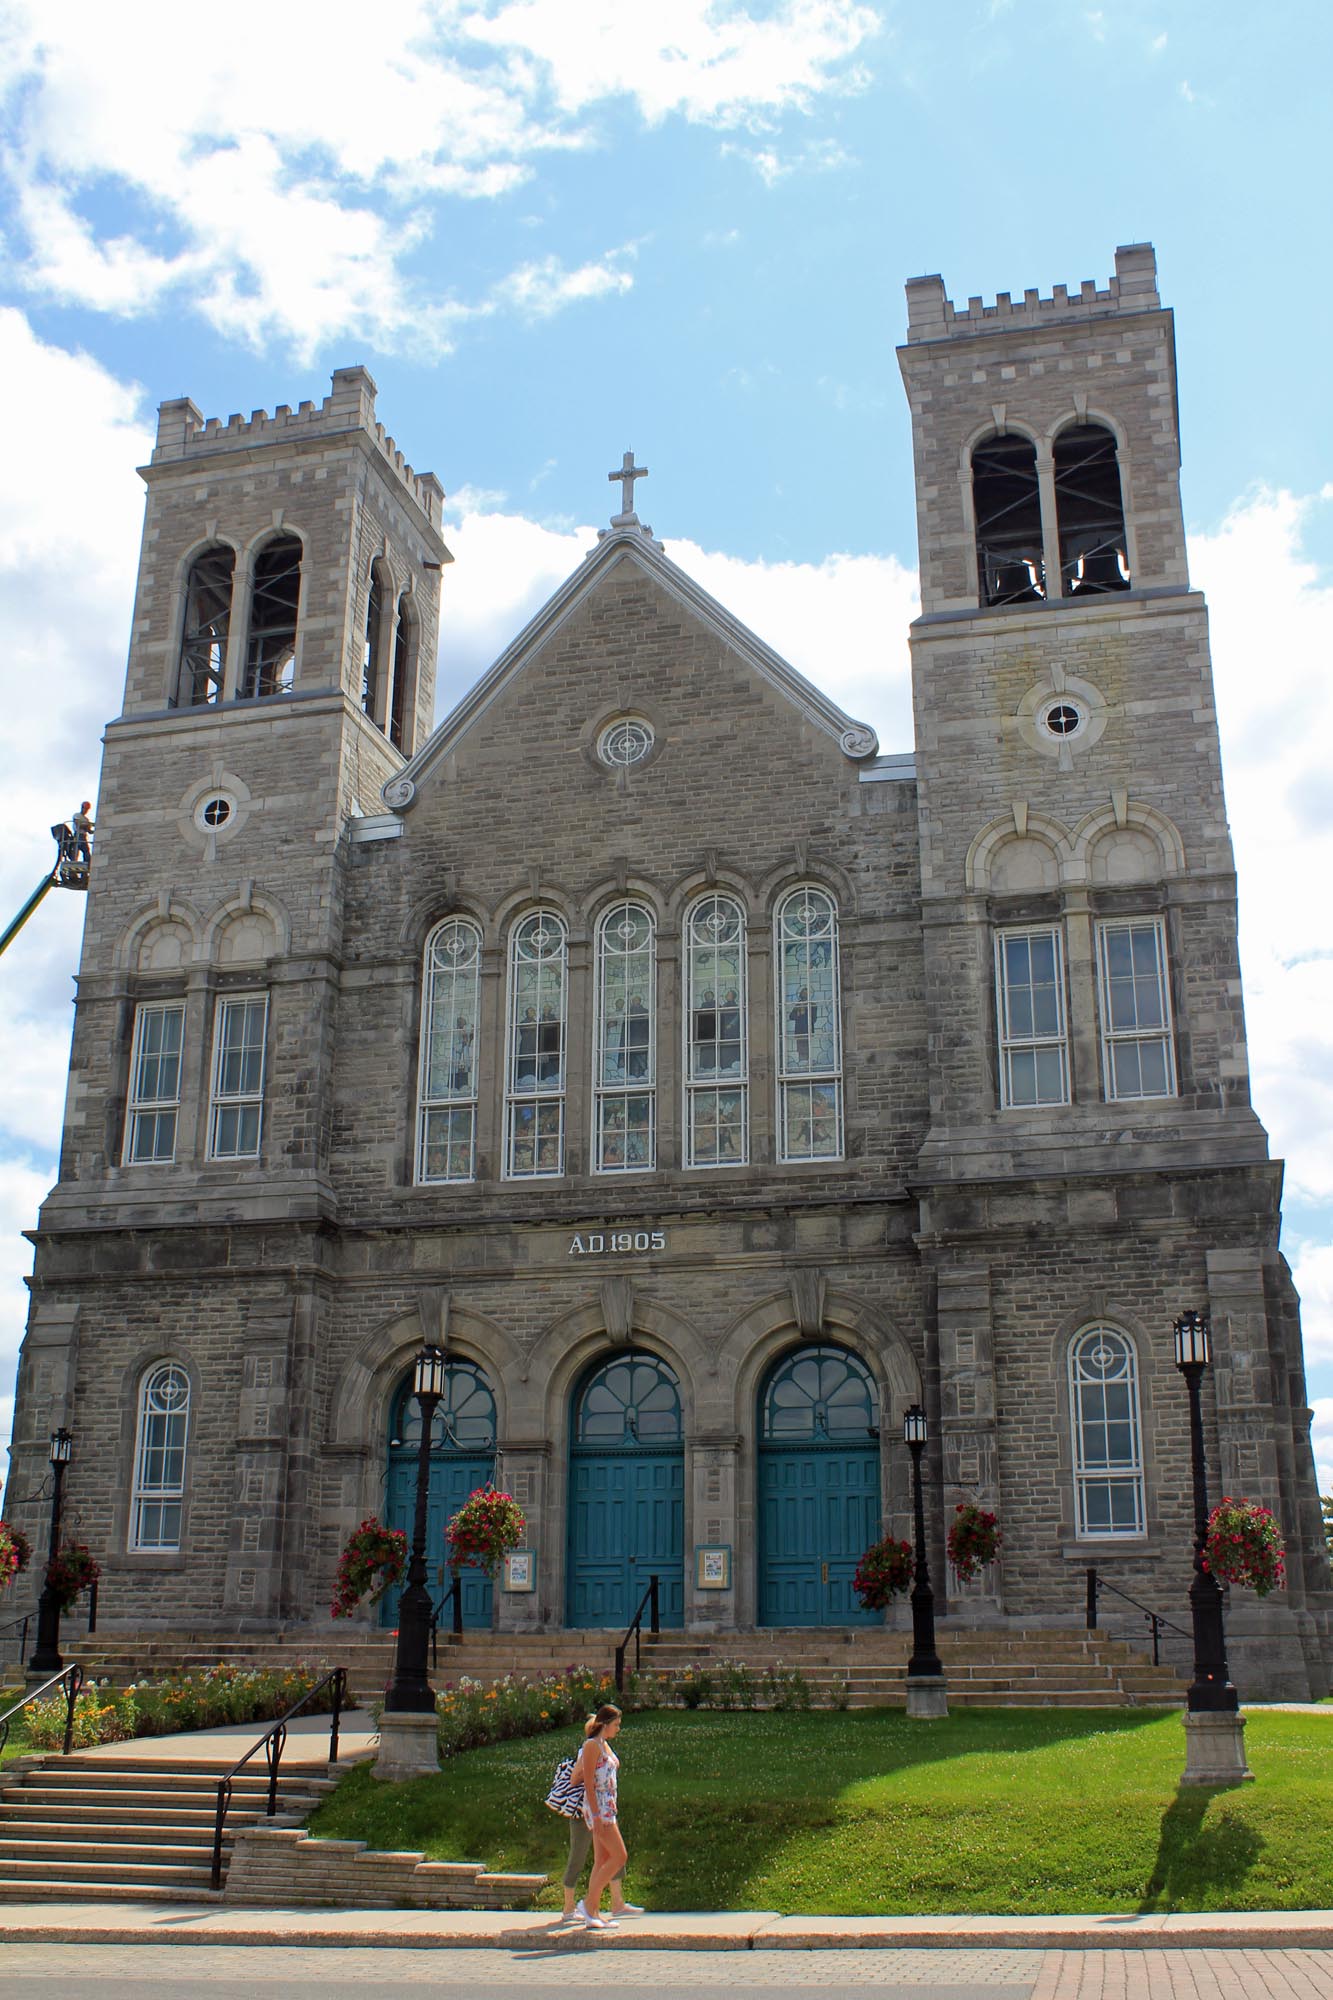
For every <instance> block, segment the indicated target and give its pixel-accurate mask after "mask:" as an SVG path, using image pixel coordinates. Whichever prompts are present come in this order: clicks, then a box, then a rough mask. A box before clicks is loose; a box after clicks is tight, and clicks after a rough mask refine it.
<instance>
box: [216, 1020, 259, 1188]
mask: <svg viewBox="0 0 1333 2000" xmlns="http://www.w3.org/2000/svg"><path fill="white" fill-rule="evenodd" d="M267 1024H268V998H267V995H265V994H263V993H247V994H245V995H243V996H237V997H235V998H230V999H226V1000H219V1001H218V1011H217V1022H216V1026H215V1029H214V1035H213V1099H212V1105H211V1107H210V1118H209V1135H208V1155H209V1158H210V1159H213V1160H254V1159H257V1158H258V1157H259V1134H260V1128H261V1126H262V1124H263V1114H264V1031H265V1028H266V1027H267Z"/></svg>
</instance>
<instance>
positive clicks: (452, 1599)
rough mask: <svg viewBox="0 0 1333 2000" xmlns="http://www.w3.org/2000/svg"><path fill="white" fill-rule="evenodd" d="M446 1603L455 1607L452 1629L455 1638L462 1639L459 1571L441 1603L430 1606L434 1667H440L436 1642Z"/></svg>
mask: <svg viewBox="0 0 1333 2000" xmlns="http://www.w3.org/2000/svg"><path fill="white" fill-rule="evenodd" d="M446 1604H450V1605H452V1607H453V1622H452V1624H451V1626H450V1631H451V1633H452V1635H453V1637H454V1638H455V1639H461V1638H462V1636H463V1579H462V1577H461V1576H460V1575H459V1574H458V1573H457V1572H455V1575H454V1580H453V1582H452V1583H451V1584H450V1585H449V1588H448V1589H447V1590H446V1591H445V1593H444V1596H443V1597H442V1598H441V1599H440V1601H439V1603H438V1604H432V1605H431V1607H430V1663H431V1665H432V1667H438V1666H439V1664H440V1653H439V1647H438V1645H437V1643H436V1642H437V1640H438V1637H439V1631H440V1625H441V1623H442V1621H443V1618H444V1607H445V1605H446Z"/></svg>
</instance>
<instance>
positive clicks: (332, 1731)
mask: <svg viewBox="0 0 1333 2000" xmlns="http://www.w3.org/2000/svg"><path fill="white" fill-rule="evenodd" d="M326 1687H332V1689H333V1713H332V1716H331V1718H330V1722H329V1762H330V1764H336V1763H337V1761H338V1719H339V1717H340V1716H341V1714H342V1712H343V1702H344V1700H345V1698H346V1695H347V1669H346V1667H334V1668H333V1669H332V1670H331V1671H330V1672H329V1673H327V1674H325V1676H324V1678H323V1680H322V1681H316V1682H315V1685H314V1686H313V1687H312V1688H310V1689H308V1690H307V1691H306V1693H305V1694H303V1695H302V1696H301V1699H300V1700H299V1701H297V1702H293V1703H292V1706H291V1707H290V1708H289V1709H288V1710H287V1712H286V1714H285V1715H280V1716H279V1717H278V1719H277V1721H276V1722H273V1723H270V1724H269V1727H268V1728H267V1729H266V1730H265V1731H264V1734H263V1735H262V1736H261V1737H260V1738H259V1740H258V1742H256V1743H252V1744H251V1745H250V1748H249V1749H248V1750H247V1751H246V1753H245V1755H244V1757H238V1758H237V1760H236V1762H235V1763H234V1764H233V1765H232V1767H231V1769H230V1771H228V1772H227V1774H226V1776H225V1777H223V1778H219V1779H218V1814H217V1819H216V1820H215V1822H214V1825H213V1887H214V1888H215V1889H220V1888H221V1887H222V1828H223V1824H224V1822H225V1820H226V1817H227V1809H228V1807H229V1806H230V1804H231V1781H232V1779H233V1778H234V1777H235V1776H236V1773H237V1772H238V1771H240V1770H243V1769H244V1767H245V1766H246V1765H247V1764H248V1763H249V1762H250V1759H251V1758H252V1757H253V1756H254V1755H255V1754H256V1752H257V1751H260V1750H262V1751H263V1752H264V1759H265V1762H266V1763H267V1765H268V1806H267V1808H266V1810H265V1816H266V1817H267V1818H268V1819H272V1818H273V1816H274V1814H275V1813H276V1812H277V1810H278V1767H279V1766H280V1765H281V1763H282V1752H283V1748H284V1746H285V1744H286V1742H287V1724H288V1723H289V1722H290V1721H291V1719H292V1717H293V1716H294V1715H299V1714H300V1713H301V1710H302V1709H303V1708H304V1707H305V1706H306V1703H307V1702H311V1701H313V1700H314V1698H315V1696H316V1695H317V1694H319V1693H320V1692H321V1691H322V1690H323V1689H324V1688H326Z"/></svg>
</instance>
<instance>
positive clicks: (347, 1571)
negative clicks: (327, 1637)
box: [329, 1514, 407, 1618]
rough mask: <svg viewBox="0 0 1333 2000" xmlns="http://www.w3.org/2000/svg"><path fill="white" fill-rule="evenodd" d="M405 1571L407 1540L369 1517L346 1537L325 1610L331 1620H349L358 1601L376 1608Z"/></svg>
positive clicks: (372, 1517)
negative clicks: (335, 1580)
mask: <svg viewBox="0 0 1333 2000" xmlns="http://www.w3.org/2000/svg"><path fill="white" fill-rule="evenodd" d="M406 1567H407V1536H406V1535H405V1534H404V1533H403V1530H402V1529H401V1528H386V1527H385V1526H384V1524H383V1523H382V1522H381V1521H377V1520H376V1519H375V1517H374V1515H373V1514H372V1515H371V1516H370V1518H369V1519H368V1520H365V1521H363V1522H362V1523H361V1526H360V1527H359V1528H358V1529H357V1530H356V1532H355V1534H353V1535H351V1536H349V1537H348V1542H347V1547H346V1548H345V1549H344V1550H343V1552H342V1554H341V1555H340V1556H339V1558H338V1579H337V1582H336V1583H335V1584H334V1587H333V1603H332V1604H331V1605H330V1606H329V1609H330V1610H331V1611H332V1613H333V1615H334V1617H335V1618H350V1617H351V1615H352V1613H353V1612H354V1611H355V1610H356V1607H357V1605H358V1604H359V1603H360V1602H361V1600H362V1598H363V1597H365V1598H368V1599H369V1600H370V1602H371V1603H372V1604H378V1603H379V1601H380V1599H381V1598H382V1597H383V1595H384V1593H385V1591H386V1590H392V1588H393V1586H394V1584H396V1583H397V1582H398V1580H399V1578H400V1577H401V1576H402V1574H403V1571H404V1569H406Z"/></svg>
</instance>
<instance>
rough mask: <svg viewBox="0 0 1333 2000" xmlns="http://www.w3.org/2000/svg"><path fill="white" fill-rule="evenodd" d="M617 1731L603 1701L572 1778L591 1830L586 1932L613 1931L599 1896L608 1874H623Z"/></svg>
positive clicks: (613, 1711) (615, 1712)
mask: <svg viewBox="0 0 1333 2000" xmlns="http://www.w3.org/2000/svg"><path fill="white" fill-rule="evenodd" d="M619 1733H620V1710H619V1709H618V1708H616V1707H615V1706H614V1704H613V1703H611V1702H609V1701H608V1702H603V1703H602V1706H601V1707H600V1708H599V1709H598V1710H597V1713H596V1714H595V1715H591V1716H589V1718H588V1721H587V1723H586V1725H585V1727H584V1731H583V1748H582V1750H580V1752H579V1755H578V1761H577V1762H576V1763H575V1766H574V1777H575V1780H576V1782H577V1783H579V1784H581V1785H582V1786H583V1817H584V1820H585V1821H586V1822H587V1825H588V1828H589V1830H590V1831H591V1833H592V1874H591V1875H590V1876H589V1877H588V1895H587V1900H586V1902H585V1905H584V1909H585V1912H586V1914H585V1916H584V1926H585V1928H586V1929H588V1930H590V1931H604V1930H614V1929H615V1928H616V1919H615V1917H614V1916H611V1917H604V1916H602V1914H601V1904H602V1895H603V1892H604V1891H605V1889H606V1888H607V1886H608V1884H609V1883H610V1881H611V1878H612V1876H614V1875H618V1874H623V1872H624V1868H625V1860H626V1855H625V1843H624V1840H623V1839H622V1838H621V1833H620V1826H619V1823H618V1821H617V1817H616V1814H617V1796H616V1794H617V1777H618V1774H619V1771H620V1759H619V1758H618V1757H617V1755H616V1753H615V1751H614V1750H613V1749H612V1748H611V1744H612V1742H613V1741H614V1739H615V1738H616V1737H617V1736H618V1735H619Z"/></svg>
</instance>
